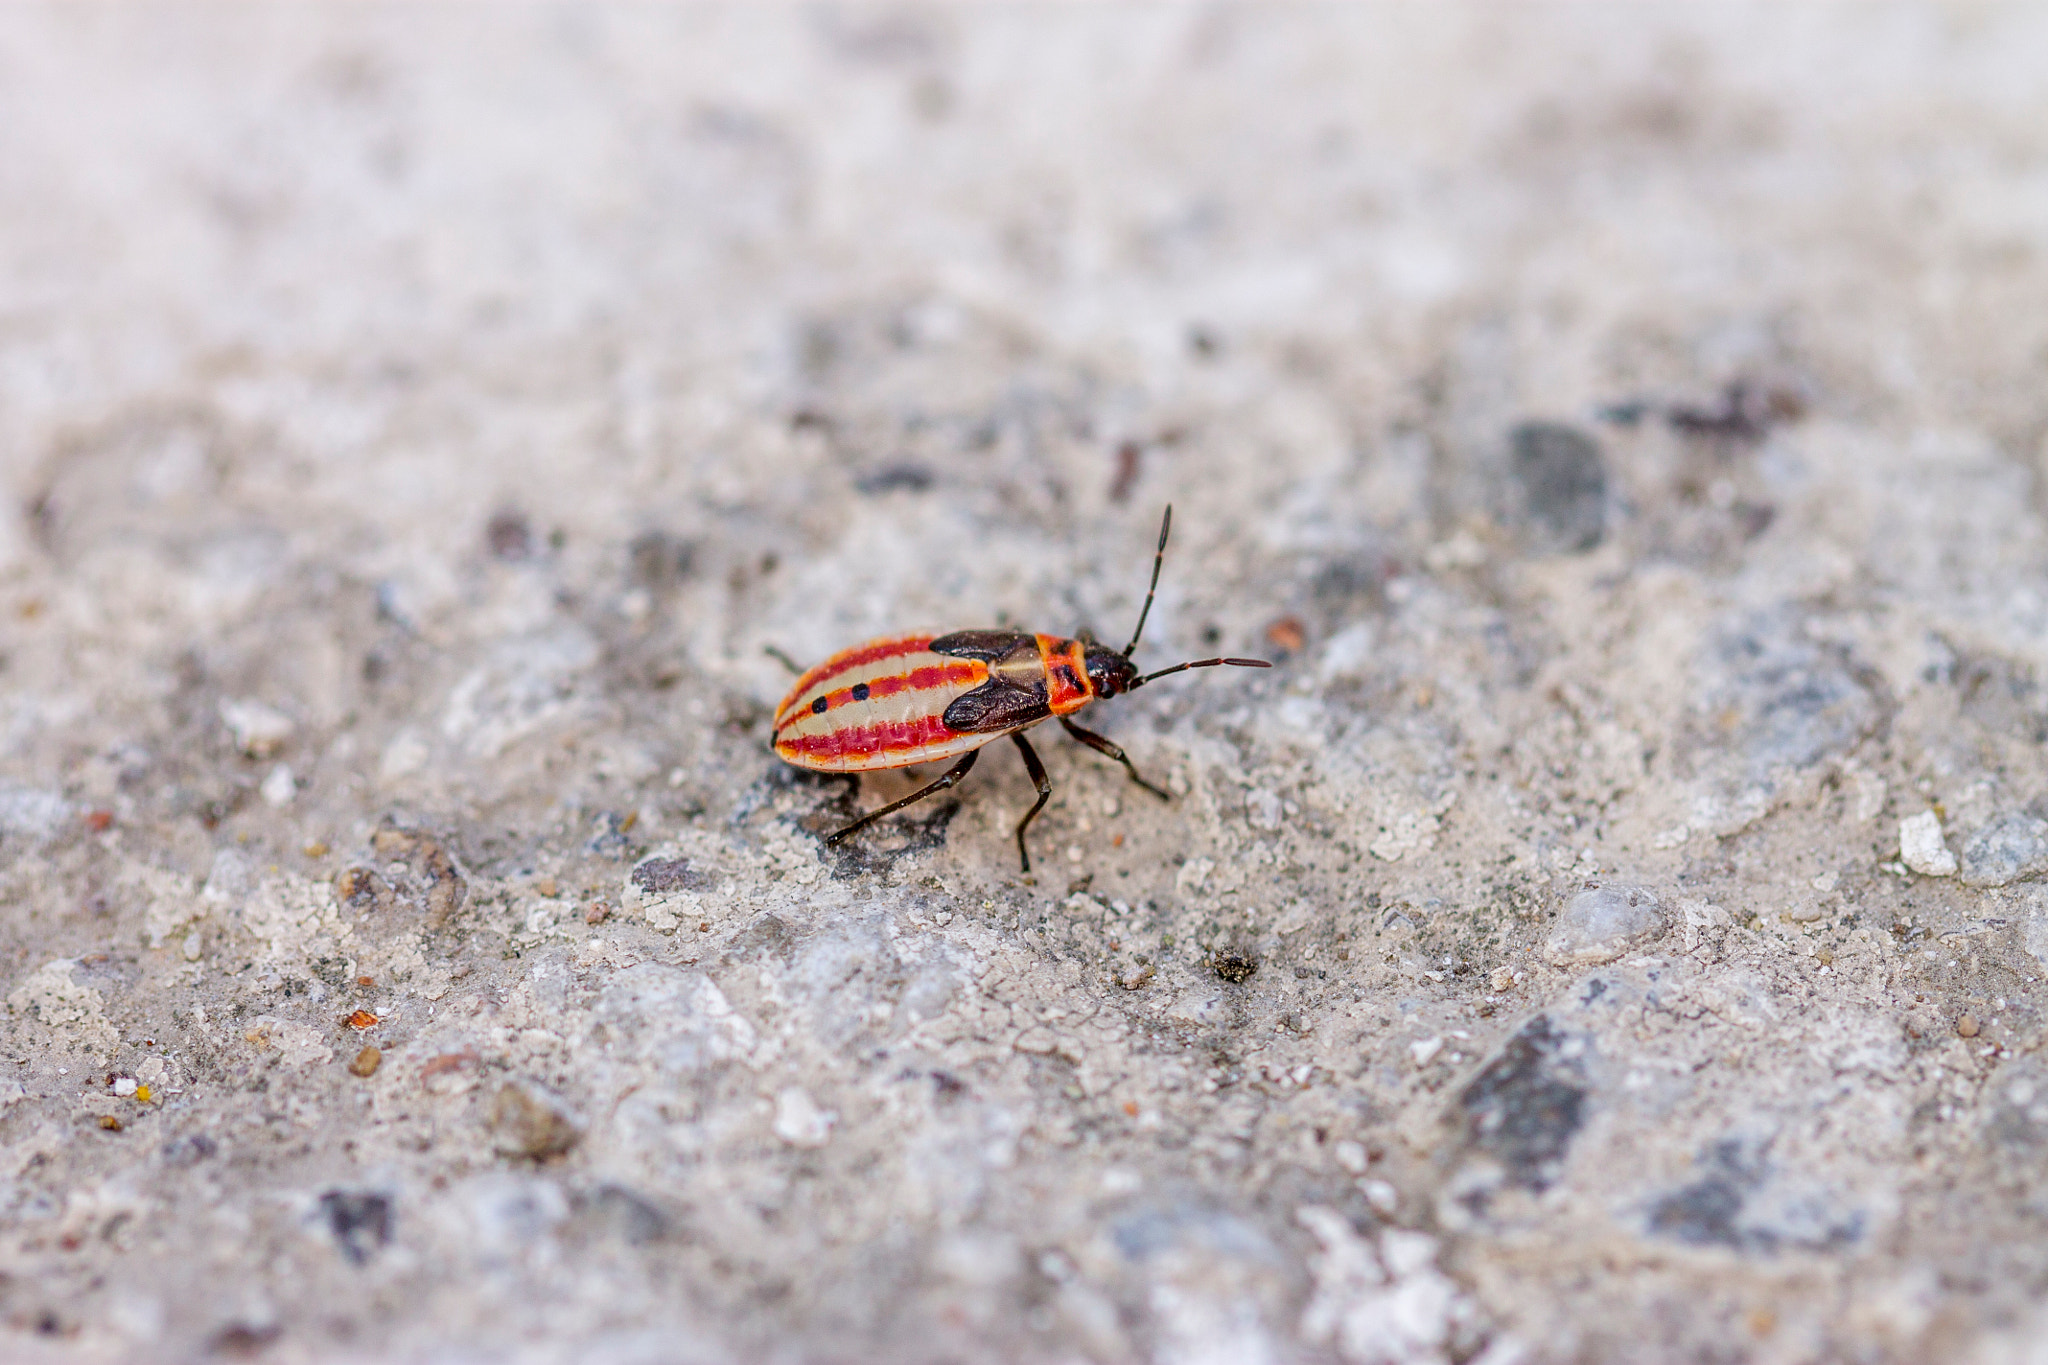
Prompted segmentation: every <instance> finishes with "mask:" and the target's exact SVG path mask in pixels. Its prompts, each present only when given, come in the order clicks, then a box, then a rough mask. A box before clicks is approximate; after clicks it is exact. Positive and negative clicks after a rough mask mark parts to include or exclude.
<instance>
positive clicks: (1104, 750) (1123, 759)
mask: <svg viewBox="0 0 2048 1365" xmlns="http://www.w3.org/2000/svg"><path fill="white" fill-rule="evenodd" d="M1060 724H1062V725H1064V726H1066V727H1067V733H1068V734H1070V735H1072V736H1073V737H1074V738H1075V739H1078V740H1080V741H1081V742H1082V743H1083V744H1085V745H1087V746H1088V747H1089V748H1091V749H1093V750H1094V751H1095V752H1096V753H1098V754H1101V755H1103V756H1104V757H1105V758H1113V759H1115V760H1116V761H1117V762H1119V763H1121V764H1123V765H1124V771H1125V772H1127V773H1129V774H1130V775H1131V781H1133V782H1135V783H1137V784H1138V785H1139V786H1141V787H1143V788H1144V789H1145V790H1146V791H1148V792H1151V793H1152V794H1153V795H1154V796H1156V797H1158V798H1159V799H1160V800H1161V801H1171V800H1173V797H1172V795H1171V794H1169V793H1167V792H1165V791H1162V790H1160V789H1159V788H1158V787H1155V786H1153V785H1152V784H1151V783H1150V782H1147V781H1146V780H1145V779H1144V778H1142V777H1140V776H1138V770H1137V769H1136V768H1134V767H1132V766H1131V760H1130V758H1129V756H1128V755H1126V754H1125V753H1124V751H1123V750H1122V749H1120V748H1118V747H1117V746H1116V745H1114V744H1112V743H1110V742H1109V741H1108V740H1106V739H1104V738H1103V737H1102V736H1101V735H1098V734H1096V733H1095V732H1094V731H1093V730H1083V729H1082V728H1081V727H1080V726H1078V725H1076V724H1074V722H1072V721H1070V720H1068V719H1067V718H1066V717H1065V716H1061V717H1060Z"/></svg>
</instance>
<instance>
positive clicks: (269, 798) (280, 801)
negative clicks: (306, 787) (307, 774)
mask: <svg viewBox="0 0 2048 1365" xmlns="http://www.w3.org/2000/svg"><path fill="white" fill-rule="evenodd" d="M256 790H258V791H259V792H261V793H262V794H263V799H264V801H266V802H267V803H269V804H270V805H272V806H275V807H278V808H279V809H282V808H283V807H285V806H289V805H290V804H291V803H292V798H293V797H294V796H297V795H298V794H299V784H298V780H297V779H296V778H294V777H293V776H292V767H291V764H289V763H280V764H278V765H277V766H276V767H275V768H272V769H271V770H270V776H268V777H266V778H264V779H263V785H262V786H260V787H258V788H257V789H256Z"/></svg>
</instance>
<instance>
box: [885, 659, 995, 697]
mask: <svg viewBox="0 0 2048 1365" xmlns="http://www.w3.org/2000/svg"><path fill="white" fill-rule="evenodd" d="M987 676H988V665H987V664H984V663H980V662H978V661H976V660H973V659H965V660H962V661H961V662H959V663H957V664H933V665H930V666H928V667H925V668H913V669H911V670H910V671H909V672H908V673H891V674H886V675H884V676H883V677H879V678H870V679H868V698H869V700H873V699H874V698H876V697H893V696H895V695H896V694H897V693H898V692H923V691H926V690H928V689H930V688H934V687H945V686H948V685H949V684H952V683H977V682H980V681H981V680H982V679H984V678H986V677H987Z"/></svg>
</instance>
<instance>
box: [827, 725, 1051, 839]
mask: <svg viewBox="0 0 2048 1365" xmlns="http://www.w3.org/2000/svg"><path fill="white" fill-rule="evenodd" d="M980 757H981V750H979V749H969V750H968V751H967V756H966V757H965V758H963V759H961V760H960V761H959V762H958V763H955V764H954V765H953V766H952V767H950V768H948V769H946V771H945V773H944V774H943V775H941V776H940V778H939V780H938V781H936V782H932V783H929V784H927V785H925V786H922V787H919V788H918V789H917V790H916V791H914V792H912V793H911V794H910V795H908V796H906V797H904V798H903V799H902V800H901V801H891V802H890V803H889V804H888V805H886V806H884V807H882V808H881V809H880V810H874V811H869V812H868V813H867V814H866V815H863V816H861V818H860V819H858V820H856V821H854V822H853V823H852V824H850V825H848V826H847V827H846V828H845V829H842V830H840V831H839V832H838V833H837V834H828V835H826V836H825V844H826V847H828V848H829V847H830V846H832V845H833V844H836V843H838V842H839V841H840V840H841V839H844V838H845V837H846V836H847V835H849V834H851V833H853V832H854V831H855V830H858V829H864V828H866V827H867V826H869V825H872V824H873V823H874V822H875V821H877V820H879V819H881V818H882V817H883V816H885V815H893V814H895V813H896V812H897V811H899V810H902V809H903V808H904V807H905V806H908V805H910V804H911V803H912V802H916V801H922V800H924V799H925V798H926V797H927V796H930V795H931V794H932V793H933V792H942V791H944V790H945V789H946V788H948V787H950V786H952V785H953V784H954V783H956V782H958V781H959V780H960V779H961V778H963V777H965V776H967V770H968V769H969V768H972V767H973V766H974V760H975V759H977V758H980ZM1040 804H1043V802H1042V801H1041V803H1040Z"/></svg>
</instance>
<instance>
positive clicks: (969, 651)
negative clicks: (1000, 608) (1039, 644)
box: [930, 630, 1036, 700]
mask: <svg viewBox="0 0 2048 1365" xmlns="http://www.w3.org/2000/svg"><path fill="white" fill-rule="evenodd" d="M1030 641H1031V637H1030V636H1029V635H1025V634H1023V633H1021V632H1019V631H1014V630H956V631H954V632H953V633H952V634H951V635H941V636H939V638H938V639H936V640H933V641H932V642H931V646H930V647H931V651H932V653H934V654H950V655H952V656H953V657H954V658H956V659H980V660H981V661H982V662H983V663H991V662H993V661H995V660H997V659H1000V658H1003V657H1004V656H1005V655H1007V654H1009V652H1010V651H1011V650H1013V649H1015V648H1017V646H1018V644H1019V643H1020V642H1026V643H1028V642H1030ZM1033 648H1036V645H1035V644H1034V645H1033ZM962 700H965V698H962Z"/></svg>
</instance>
